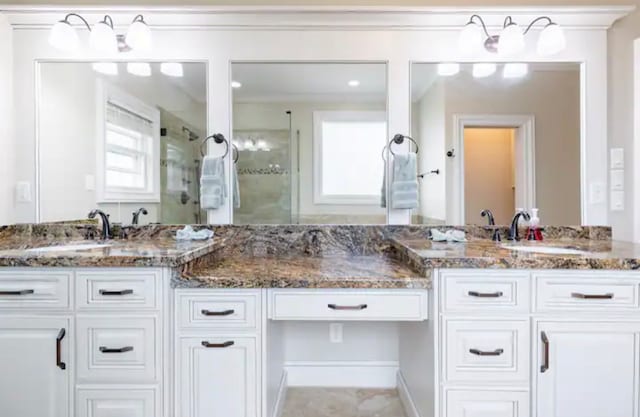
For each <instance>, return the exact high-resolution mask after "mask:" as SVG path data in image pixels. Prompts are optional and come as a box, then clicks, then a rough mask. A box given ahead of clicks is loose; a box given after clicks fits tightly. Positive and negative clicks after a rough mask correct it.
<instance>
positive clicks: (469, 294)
mask: <svg viewBox="0 0 640 417" xmlns="http://www.w3.org/2000/svg"><path fill="white" fill-rule="evenodd" d="M441 280H442V281H441V287H440V288H443V291H442V295H441V297H442V305H443V309H444V311H446V312H456V311H473V312H483V311H503V312H522V313H528V312H529V298H530V297H529V274H527V273H526V272H519V271H516V272H511V271H505V272H502V271H490V272H486V271H481V272H476V271H444V272H442V273H441Z"/></svg>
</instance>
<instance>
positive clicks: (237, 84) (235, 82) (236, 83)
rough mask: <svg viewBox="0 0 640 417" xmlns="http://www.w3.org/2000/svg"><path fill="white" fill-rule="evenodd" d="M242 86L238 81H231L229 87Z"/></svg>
mask: <svg viewBox="0 0 640 417" xmlns="http://www.w3.org/2000/svg"><path fill="white" fill-rule="evenodd" d="M240 87H242V83H241V82H239V81H231V88H240Z"/></svg>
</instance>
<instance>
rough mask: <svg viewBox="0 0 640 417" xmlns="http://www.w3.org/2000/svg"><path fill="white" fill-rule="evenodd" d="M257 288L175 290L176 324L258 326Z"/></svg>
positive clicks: (227, 326)
mask: <svg viewBox="0 0 640 417" xmlns="http://www.w3.org/2000/svg"><path fill="white" fill-rule="evenodd" d="M260 293H261V292H260V290H246V291H233V290H229V291H220V290H215V291H208V290H197V291H195V292H193V291H176V304H177V305H176V308H177V311H178V325H179V326H180V327H181V328H184V329H189V328H192V329H195V328H200V329H202V328H221V329H239V330H241V329H257V328H258V327H259V326H260V322H261V321H260V315H261V302H260Z"/></svg>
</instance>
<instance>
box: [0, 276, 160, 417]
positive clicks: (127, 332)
mask: <svg viewBox="0 0 640 417" xmlns="http://www.w3.org/2000/svg"><path fill="white" fill-rule="evenodd" d="M168 277H169V270H164V269H158V268H47V269H41V268H2V269H0V415H1V416H12V417H13V416H15V417H18V416H19V417H32V416H33V417H36V416H37V417H42V416H45V417H49V416H50V417H74V416H75V417H85V416H91V417H162V416H164V415H165V411H164V407H165V404H164V402H163V398H164V397H165V395H164V389H166V387H165V383H164V381H165V380H166V374H165V372H166V367H165V366H164V362H165V355H166V354H167V352H166V350H165V346H166V345H167V343H165V340H168V339H165V338H167V337H168V332H167V331H166V330H165V328H164V326H165V322H166V320H165V319H164V317H165V311H164V310H163V308H164V305H165V302H164V296H165V295H166V293H167V291H168V288H169V285H168ZM165 288H166V290H165Z"/></svg>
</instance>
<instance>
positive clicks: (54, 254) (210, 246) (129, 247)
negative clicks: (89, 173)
mask: <svg viewBox="0 0 640 417" xmlns="http://www.w3.org/2000/svg"><path fill="white" fill-rule="evenodd" d="M92 244H108V245H110V246H107V247H99V248H81V249H78V250H59V251H38V250H33V249H34V248H46V247H51V246H61V245H64V246H70V245H79V246H82V245H92ZM213 250H215V244H214V240H213V239H212V240H206V241H177V240H176V239H175V238H174V237H171V236H164V237H159V236H158V237H154V238H149V239H143V238H140V239H124V240H120V239H114V240H109V241H94V240H80V239H78V238H77V237H73V238H55V239H51V238H45V237H19V236H16V237H12V238H10V239H4V240H2V239H0V267H3V266H30V267H79V266H80V267H127V266H137V267H156V266H168V267H178V266H180V265H183V264H185V263H187V262H189V261H192V260H194V259H197V258H199V257H201V256H204V255H206V254H208V253H210V252H212V251H213Z"/></svg>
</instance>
